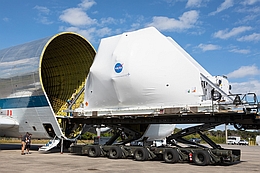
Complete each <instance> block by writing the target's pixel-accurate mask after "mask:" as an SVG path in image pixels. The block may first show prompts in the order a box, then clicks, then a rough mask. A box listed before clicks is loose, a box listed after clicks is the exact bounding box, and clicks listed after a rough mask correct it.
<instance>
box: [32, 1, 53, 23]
mask: <svg viewBox="0 0 260 173" xmlns="http://www.w3.org/2000/svg"><path fill="white" fill-rule="evenodd" d="M33 9H36V10H37V11H38V15H37V17H36V20H37V21H38V22H39V23H42V24H45V25H49V24H52V23H53V22H52V21H50V20H49V18H48V17H47V16H48V15H49V14H50V9H48V8H47V7H43V6H38V5H36V6H35V7H34V8H33Z"/></svg>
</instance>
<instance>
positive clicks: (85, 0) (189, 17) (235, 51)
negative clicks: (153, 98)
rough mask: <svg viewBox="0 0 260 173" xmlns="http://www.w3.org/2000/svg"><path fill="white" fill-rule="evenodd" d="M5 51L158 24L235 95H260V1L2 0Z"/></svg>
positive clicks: (95, 40)
mask: <svg viewBox="0 0 260 173" xmlns="http://www.w3.org/2000/svg"><path fill="white" fill-rule="evenodd" d="M0 2H1V6H0V40H1V41H0V49H3V48H7V47H10V46H15V45H18V44H23V43H26V42H30V41H33V40H38V39H41V38H45V37H48V36H53V35H55V34H57V33H59V32H64V31H73V32H77V33H79V34H81V35H83V36H84V37H86V38H87V39H88V40H89V41H90V42H91V43H92V44H93V46H94V47H95V49H96V50H97V48H98V45H99V42H100V39H101V38H105V37H109V36H113V35H117V34H121V33H123V32H127V31H134V30H137V29H141V28H145V27H149V26H154V27H156V28H157V29H158V30H159V31H160V32H161V33H163V34H164V35H165V36H170V37H172V38H173V39H174V40H175V41H176V42H177V43H178V44H180V45H181V46H182V47H183V48H184V49H185V50H186V51H187V52H188V53H189V54H190V55H191V56H192V57H193V58H194V59H195V60H196V61H197V62H198V63H200V64H201V65H202V66H203V67H204V68H205V69H206V70H207V71H208V72H209V73H210V74H211V75H225V76H227V77H228V80H229V82H230V84H231V85H232V90H231V92H232V93H233V94H239V93H247V92H255V93H256V94H257V95H258V99H260V97H259V96H260V49H259V47H260V44H259V43H260V0H149V1H148V0H128V1H126V0H109V1H108V0H73V1H72V0H48V1H41V0H26V1H17V0H0Z"/></svg>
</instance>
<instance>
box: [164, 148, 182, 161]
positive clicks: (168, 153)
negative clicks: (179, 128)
mask: <svg viewBox="0 0 260 173" xmlns="http://www.w3.org/2000/svg"><path fill="white" fill-rule="evenodd" d="M163 160H164V161H165V162H166V163H177V162H179V153H178V151H177V150H176V149H166V150H165V151H164V153H163Z"/></svg>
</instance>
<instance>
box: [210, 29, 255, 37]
mask: <svg viewBox="0 0 260 173" xmlns="http://www.w3.org/2000/svg"><path fill="white" fill-rule="evenodd" d="M251 29H252V27H250V26H240V27H236V28H233V29H232V30H231V31H228V29H225V30H220V31H217V32H215V33H214V34H213V36H214V37H215V38H220V39H228V38H230V37H233V36H236V35H238V34H240V33H242V32H245V31H249V30H251Z"/></svg>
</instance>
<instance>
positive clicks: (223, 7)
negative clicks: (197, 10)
mask: <svg viewBox="0 0 260 173" xmlns="http://www.w3.org/2000/svg"><path fill="white" fill-rule="evenodd" d="M233 5H234V2H233V0H225V1H224V2H223V3H222V4H221V5H220V6H219V7H218V8H217V10H216V11H214V12H211V13H210V14H209V15H215V14H217V13H219V12H221V11H223V10H226V9H228V8H230V7H232V6H233Z"/></svg>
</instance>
